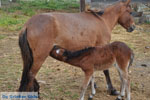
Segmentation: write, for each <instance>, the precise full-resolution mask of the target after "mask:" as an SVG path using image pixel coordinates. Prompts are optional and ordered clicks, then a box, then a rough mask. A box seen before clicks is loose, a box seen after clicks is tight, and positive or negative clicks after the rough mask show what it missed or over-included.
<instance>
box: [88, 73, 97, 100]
mask: <svg viewBox="0 0 150 100" xmlns="http://www.w3.org/2000/svg"><path fill="white" fill-rule="evenodd" d="M94 85H95V83H94V76H92V79H91V89H92V94H90V96H89V99H88V100H92V98H93V96H94V95H95V94H96V90H95V86H94Z"/></svg>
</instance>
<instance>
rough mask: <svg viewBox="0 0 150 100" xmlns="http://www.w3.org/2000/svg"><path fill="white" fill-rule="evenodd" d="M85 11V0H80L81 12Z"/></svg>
mask: <svg viewBox="0 0 150 100" xmlns="http://www.w3.org/2000/svg"><path fill="white" fill-rule="evenodd" d="M83 11H85V0H80V12H83Z"/></svg>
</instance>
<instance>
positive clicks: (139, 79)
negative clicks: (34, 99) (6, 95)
mask: <svg viewBox="0 0 150 100" xmlns="http://www.w3.org/2000/svg"><path fill="white" fill-rule="evenodd" d="M149 27H150V25H140V26H138V28H137V30H135V31H134V32H132V33H127V32H126V31H125V30H124V29H123V28H122V27H121V26H117V27H115V29H114V30H113V34H112V41H116V40H118V41H123V42H125V43H127V44H128V45H129V46H130V47H131V48H132V49H133V50H134V52H135V62H134V67H132V68H131V71H132V73H131V80H132V81H131V89H132V99H133V100H148V99H149V98H150V92H149V91H150V88H149V85H150V78H149V77H150V66H148V67H135V66H136V63H137V62H139V63H140V62H141V63H142V62H143V61H144V60H147V61H148V60H150V49H145V46H150V29H149ZM0 36H4V37H3V38H0V92H2V91H16V90H17V88H18V86H19V82H20V77H21V72H22V61H21V56H20V50H19V48H18V33H12V32H9V33H7V32H0ZM110 73H111V78H112V81H113V84H114V86H115V87H116V88H117V89H118V90H119V87H120V86H119V84H120V81H119V78H118V73H117V72H116V70H115V69H114V68H112V69H111V70H110ZM83 76H84V74H83V72H82V71H81V70H80V69H78V68H75V67H73V66H70V65H68V64H65V63H62V62H59V61H56V60H54V59H52V58H50V57H49V58H48V59H47V60H46V61H45V63H44V64H43V66H42V68H41V70H40V72H39V73H38V75H37V79H38V80H39V82H40V86H41V88H40V92H41V99H42V100H77V98H78V97H79V93H80V90H79V87H80V84H81V83H82V80H83V78H84V77H83ZM95 76H96V83H97V85H98V89H97V94H96V96H95V97H94V100H114V99H115V98H116V97H115V96H109V95H108V94H107V91H106V82H105V77H104V75H103V73H102V72H96V73H95ZM89 92H90V89H88V92H87V94H86V98H87V96H88V93H89Z"/></svg>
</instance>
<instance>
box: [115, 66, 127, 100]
mask: <svg viewBox="0 0 150 100" xmlns="http://www.w3.org/2000/svg"><path fill="white" fill-rule="evenodd" d="M118 73H119V76H120V80H121V86H120V95H119V96H118V97H117V99H116V100H122V99H123V97H124V96H125V82H124V78H123V75H122V71H121V70H120V69H119V68H118Z"/></svg>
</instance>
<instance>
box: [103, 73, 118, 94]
mask: <svg viewBox="0 0 150 100" xmlns="http://www.w3.org/2000/svg"><path fill="white" fill-rule="evenodd" d="M103 72H104V74H105V77H106V82H107V87H108V92H109V94H110V95H119V92H118V91H117V90H116V89H115V88H114V87H113V85H112V82H111V79H110V75H109V70H104V71H103Z"/></svg>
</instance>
